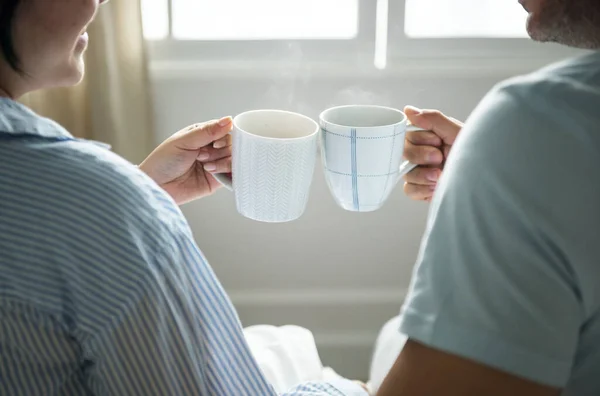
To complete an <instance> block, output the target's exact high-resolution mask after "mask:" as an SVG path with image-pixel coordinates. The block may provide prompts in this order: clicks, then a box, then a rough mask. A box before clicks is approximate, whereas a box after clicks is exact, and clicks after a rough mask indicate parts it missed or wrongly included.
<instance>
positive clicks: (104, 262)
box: [0, 99, 364, 396]
mask: <svg viewBox="0 0 600 396" xmlns="http://www.w3.org/2000/svg"><path fill="white" fill-rule="evenodd" d="M0 158H2V161H1V162H0V394H1V395H34V396H35V395H49V394H53V395H79V394H81V395H83V394H95V395H227V396H230V395H235V396H237V395H273V394H274V391H273V389H272V387H271V386H270V384H269V383H267V381H266V380H265V378H264V376H263V375H262V373H261V371H260V369H259V367H258V365H257V364H256V362H255V360H254V358H253V357H252V355H251V353H250V351H249V348H248V346H247V344H246V341H245V339H244V336H243V333H242V328H241V325H240V322H239V319H238V317H237V314H236V312H235V310H234V308H233V306H232V305H231V303H230V301H229V299H228V297H227V295H226V294H225V292H224V290H223V288H222V287H221V285H220V283H219V282H218V280H217V278H216V277H215V274H214V273H213V271H212V269H211V267H210V266H209V265H208V263H207V262H206V260H205V259H204V257H203V256H202V253H201V252H200V250H199V249H198V248H197V246H196V244H195V242H194V240H193V237H192V233H191V231H190V229H189V227H188V225H187V222H186V221H185V218H184V217H183V215H182V214H181V212H180V210H179V208H178V207H177V206H176V205H175V204H174V202H173V201H172V200H171V199H170V197H169V196H168V195H166V193H165V192H164V191H162V190H161V189H160V188H159V187H158V186H156V184H155V183H154V182H153V181H152V180H150V179H149V178H148V177H147V176H145V175H144V174H143V173H142V172H140V171H139V170H138V169H137V168H136V167H135V166H133V165H131V164H129V163H127V162H126V161H124V160H123V159H121V158H119V157H117V156H116V155H114V154H112V153H111V152H110V151H108V150H106V149H105V148H104V147H101V146H100V145H97V144H94V143H92V142H87V141H82V140H79V139H74V138H73V137H72V136H70V135H69V134H68V133H67V132H66V131H64V130H63V129H62V128H60V127H59V126H57V125H56V124H55V123H53V122H50V121H49V120H45V119H42V118H39V117H37V116H35V115H34V114H33V113H31V112H30V111H29V110H27V109H26V108H25V107H23V106H21V105H19V104H17V103H15V102H12V101H10V100H7V99H0ZM363 394H364V393H363V392H362V391H361V390H360V389H359V388H358V387H357V386H356V385H355V384H353V383H351V382H350V381H339V382H337V383H314V384H305V385H300V386H299V387H298V388H296V389H294V390H291V391H290V393H289V395H307V396H308V395H363Z"/></svg>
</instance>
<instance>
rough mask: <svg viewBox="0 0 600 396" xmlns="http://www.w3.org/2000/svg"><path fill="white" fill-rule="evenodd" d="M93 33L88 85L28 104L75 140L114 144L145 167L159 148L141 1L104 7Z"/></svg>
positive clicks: (41, 95)
mask: <svg viewBox="0 0 600 396" xmlns="http://www.w3.org/2000/svg"><path fill="white" fill-rule="evenodd" d="M88 32H89V35H90V46H89V48H88V51H87V53H86V77H85V79H84V81H83V82H82V83H81V84H80V85H78V86H76V87H72V88H61V89H52V90H45V91H39V92H34V93H31V94H29V95H27V96H26V97H24V98H23V100H22V101H23V102H24V103H25V104H27V105H28V106H30V107H31V108H32V109H33V110H34V111H36V112H38V113H39V114H41V115H44V116H46V117H49V118H52V119H54V120H55V121H57V122H58V123H60V124H61V125H63V126H64V127H65V128H67V129H68V130H69V131H70V132H71V133H72V134H73V135H75V136H78V137H82V138H86V139H93V140H98V141H102V142H105V143H109V144H110V145H112V148H113V151H115V152H116V153H118V154H120V155H122V156H123V157H125V158H127V159H128V160H130V161H132V162H133V163H136V164H137V163H140V162H141V161H142V160H143V159H144V158H145V157H146V156H147V155H148V154H149V153H150V151H151V150H152V148H153V146H154V131H153V119H152V114H153V111H152V108H151V103H152V98H151V94H152V93H151V87H150V83H149V76H148V68H147V61H146V53H145V44H144V39H143V33H142V17H141V5H140V1H139V0H119V1H112V2H109V3H107V4H106V5H103V6H102V7H101V9H100V11H99V13H98V16H97V17H96V20H95V21H94V22H93V24H92V25H91V26H90V28H89V29H88Z"/></svg>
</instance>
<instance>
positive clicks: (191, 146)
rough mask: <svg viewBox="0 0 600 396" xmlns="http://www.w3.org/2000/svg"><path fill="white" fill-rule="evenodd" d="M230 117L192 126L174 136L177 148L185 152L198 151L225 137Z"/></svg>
mask: <svg viewBox="0 0 600 396" xmlns="http://www.w3.org/2000/svg"><path fill="white" fill-rule="evenodd" d="M232 123H233V121H232V119H231V117H223V118H221V119H220V120H212V121H208V122H205V123H202V124H194V125H190V126H189V127H187V128H185V129H183V130H181V131H180V132H178V133H177V134H175V137H174V138H175V139H176V140H177V146H178V147H179V148H181V149H185V150H199V149H201V148H202V147H204V146H208V145H209V144H211V143H212V142H214V141H217V140H219V139H221V138H222V137H224V136H225V135H227V134H228V133H229V132H230V131H231V127H232Z"/></svg>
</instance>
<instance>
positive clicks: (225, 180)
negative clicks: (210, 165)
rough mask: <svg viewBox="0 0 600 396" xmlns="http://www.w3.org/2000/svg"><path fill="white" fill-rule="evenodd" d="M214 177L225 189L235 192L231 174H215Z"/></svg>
mask: <svg viewBox="0 0 600 396" xmlns="http://www.w3.org/2000/svg"><path fill="white" fill-rule="evenodd" d="M212 177H214V178H215V180H216V181H218V182H219V183H221V184H222V185H223V187H225V188H226V189H228V190H229V191H233V180H232V176H231V173H213V174H212Z"/></svg>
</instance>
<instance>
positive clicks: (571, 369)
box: [400, 52, 600, 396]
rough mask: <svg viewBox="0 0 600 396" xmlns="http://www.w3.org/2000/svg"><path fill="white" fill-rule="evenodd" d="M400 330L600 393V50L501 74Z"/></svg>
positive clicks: (441, 201)
mask: <svg viewBox="0 0 600 396" xmlns="http://www.w3.org/2000/svg"><path fill="white" fill-rule="evenodd" d="M400 330H401V332H403V333H405V334H407V335H408V336H409V337H411V338H413V339H415V340H418V341H420V342H423V343H425V344H427V345H430V346H432V347H434V348H438V349H441V350H444V351H447V352H450V353H453V354H457V355H460V356H463V357H467V358H470V359H473V360H475V361H478V362H481V363H482V364H485V365H489V366H492V367H495V368H498V369H500V370H503V371H507V372H509V373H512V374H514V375H517V376H520V377H524V378H527V379H530V380H533V381H536V382H539V383H542V384H546V385H550V386H556V387H561V388H564V389H565V390H564V393H563V394H564V395H578V396H586V395H590V396H591V395H594V396H597V395H600V53H598V52H596V53H592V54H588V55H585V56H582V57H579V58H576V59H572V60H569V61H567V62H562V63H560V64H557V65H553V66H550V67H548V68H545V69H543V70H540V71H538V72H536V73H533V74H531V75H528V76H524V77H519V78H515V79H512V80H510V81H507V82H505V83H502V84H500V85H499V86H497V87H496V88H495V89H494V90H493V91H492V92H491V93H490V94H488V95H487V96H486V98H485V99H484V100H483V101H482V102H481V104H480V105H479V106H478V107H477V109H476V110H475V111H474V113H473V114H472V116H471V117H470V119H469V120H468V121H467V123H466V126H465V128H464V129H463V131H462V132H461V135H460V136H459V138H458V139H457V142H456V145H455V146H454V148H453V152H452V154H451V156H450V158H449V161H448V164H447V167H446V169H445V172H444V175H443V177H442V180H441V181H440V184H439V187H438V190H437V192H436V194H435V197H434V199H433V202H432V206H431V212H430V215H429V219H428V225H427V231H426V233H425V236H424V239H423V243H422V246H421V251H420V254H419V258H418V263H417V267H416V268H415V272H414V274H413V279H412V283H411V290H410V293H409V296H408V298H407V300H406V303H405V306H404V307H403V310H402V321H401V326H400Z"/></svg>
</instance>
